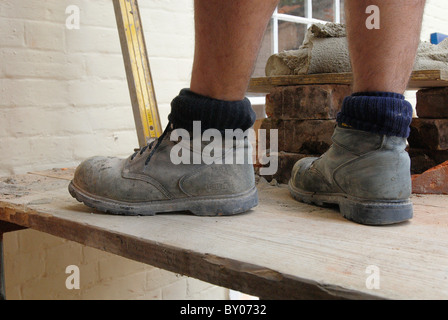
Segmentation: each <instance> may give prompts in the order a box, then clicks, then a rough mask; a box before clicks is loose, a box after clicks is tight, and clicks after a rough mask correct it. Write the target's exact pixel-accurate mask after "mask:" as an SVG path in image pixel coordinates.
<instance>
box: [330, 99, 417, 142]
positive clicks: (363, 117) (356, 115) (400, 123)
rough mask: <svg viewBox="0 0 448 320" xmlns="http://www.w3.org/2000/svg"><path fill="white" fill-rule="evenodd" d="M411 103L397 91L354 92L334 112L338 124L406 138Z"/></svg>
mask: <svg viewBox="0 0 448 320" xmlns="http://www.w3.org/2000/svg"><path fill="white" fill-rule="evenodd" d="M411 121H412V106H411V104H410V103H409V102H408V101H407V100H405V97H404V96H403V95H402V94H399V93H393V92H358V93H354V94H352V95H351V96H349V97H346V98H345V99H344V102H343V104H342V110H341V112H340V113H339V114H338V116H337V122H338V124H339V125H340V126H343V127H344V126H349V127H352V128H355V129H359V130H364V131H369V132H373V133H378V134H381V135H386V136H397V137H403V138H407V137H408V136H409V132H410V128H409V126H410V124H411Z"/></svg>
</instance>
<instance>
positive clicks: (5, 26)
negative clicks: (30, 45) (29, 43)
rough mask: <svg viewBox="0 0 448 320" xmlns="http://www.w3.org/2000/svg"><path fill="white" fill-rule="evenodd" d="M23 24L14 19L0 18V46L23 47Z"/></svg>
mask: <svg viewBox="0 0 448 320" xmlns="http://www.w3.org/2000/svg"><path fill="white" fill-rule="evenodd" d="M24 34H25V25H24V23H23V22H22V21H20V20H18V19H17V20H16V19H5V18H2V19H1V20H0V39H1V44H2V47H3V48H5V47H24V46H25V37H24Z"/></svg>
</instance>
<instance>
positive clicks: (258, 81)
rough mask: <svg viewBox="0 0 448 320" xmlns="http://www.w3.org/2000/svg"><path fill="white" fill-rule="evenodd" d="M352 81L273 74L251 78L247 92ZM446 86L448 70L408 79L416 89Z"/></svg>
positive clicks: (415, 74) (325, 75)
mask: <svg viewBox="0 0 448 320" xmlns="http://www.w3.org/2000/svg"><path fill="white" fill-rule="evenodd" d="M352 81H353V78H352V74H351V73H321V74H304V75H296V76H274V77H260V78H252V79H251V80H250V83H249V89H248V92H252V93H269V92H270V91H271V89H272V88H275V87H278V86H297V85H313V84H348V85H350V84H351V83H352ZM433 87H448V71H445V70H423V71H414V72H413V73H412V76H411V79H410V81H409V86H408V88H409V89H410V90H417V89H421V88H433Z"/></svg>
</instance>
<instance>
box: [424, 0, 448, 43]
mask: <svg viewBox="0 0 448 320" xmlns="http://www.w3.org/2000/svg"><path fill="white" fill-rule="evenodd" d="M447 17H448V2H447V1H446V0H427V1H426V7H425V14H424V16H423V26H422V34H421V40H422V41H428V42H429V41H430V39H431V38H430V35H431V33H434V32H440V33H444V34H447V35H448V19H447Z"/></svg>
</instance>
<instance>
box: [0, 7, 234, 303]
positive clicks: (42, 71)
mask: <svg viewBox="0 0 448 320" xmlns="http://www.w3.org/2000/svg"><path fill="white" fill-rule="evenodd" d="M68 5H77V6H78V7H79V8H80V13H81V16H80V18H81V19H80V29H79V30H68V29H67V28H66V27H65V21H66V18H67V15H66V13H65V9H66V7H67V6H68ZM140 7H141V14H142V20H143V26H144V30H145V37H146V41H147V46H148V51H149V56H150V57H149V58H150V65H151V69H152V75H153V79H154V85H155V88H156V95H157V99H158V103H159V109H160V113H161V117H162V122H163V124H164V125H165V124H166V122H167V121H166V117H167V115H168V113H169V106H170V102H171V100H172V99H173V98H174V97H175V96H176V94H177V93H178V92H179V91H180V90H181V89H182V88H185V87H188V85H189V80H190V73H191V66H192V61H193V48H194V29H193V1H192V0H176V1H173V0H151V1H140ZM0 61H1V63H0V154H1V158H0V176H4V175H10V174H20V173H25V172H27V171H31V170H33V171H34V170H43V169H48V168H53V167H68V166H76V165H77V164H78V163H79V162H80V161H82V160H83V159H85V158H87V157H90V156H93V155H109V156H123V157H125V156H128V155H129V154H131V153H132V152H133V149H134V147H137V137H136V132H135V127H134V119H133V116H132V108H131V106H130V99H129V93H128V87H127V82H126V75H125V71H124V66H123V58H122V55H121V48H120V43H119V37H118V32H117V29H116V22H115V15H114V10H113V6H112V1H111V0H46V1H37V0H32V1H30V0H2V1H0ZM68 196H69V195H68ZM4 244H5V271H6V291H7V298H8V299H225V298H227V297H228V294H227V293H228V290H227V289H224V288H220V287H216V286H213V285H211V284H208V283H204V282H201V281H198V280H195V279H191V278H187V277H183V276H180V275H177V274H174V273H171V272H167V271H164V270H160V269H157V268H154V267H151V266H147V265H144V264H141V263H137V262H134V261H130V260H128V259H124V258H121V257H118V256H115V255H112V254H107V253H104V252H102V251H99V250H96V249H92V248H89V247H85V246H82V245H79V244H76V243H73V242H70V241H66V240H63V239H60V238H57V237H53V236H50V235H47V234H44V233H40V232H36V231H33V230H23V231H19V232H14V233H9V234H6V235H5V237H4ZM70 264H74V265H77V266H79V268H80V272H81V289H80V290H77V291H76V290H75V291H70V290H67V289H66V288H65V280H66V278H67V274H65V268H66V267H67V265H70Z"/></svg>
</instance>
